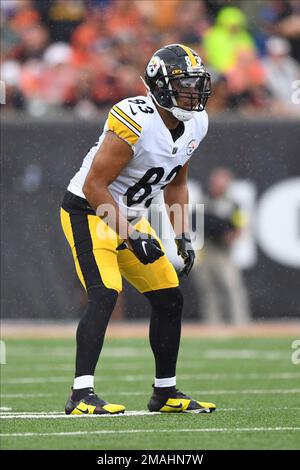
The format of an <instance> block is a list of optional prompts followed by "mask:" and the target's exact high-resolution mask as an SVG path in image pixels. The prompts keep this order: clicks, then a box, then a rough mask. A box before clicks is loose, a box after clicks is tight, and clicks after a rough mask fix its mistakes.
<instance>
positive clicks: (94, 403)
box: [65, 393, 125, 415]
mask: <svg viewBox="0 0 300 470" xmlns="http://www.w3.org/2000/svg"><path fill="white" fill-rule="evenodd" d="M124 411H125V406H123V405H114V404H113V403H107V402H106V401H104V400H102V399H101V398H99V397H98V395H96V394H95V393H89V394H88V395H87V396H85V397H83V398H82V399H81V400H79V401H73V400H72V399H71V398H70V399H69V401H68V402H67V404H66V407H65V413H66V414H67V415H104V414H110V415H113V414H117V413H124Z"/></svg>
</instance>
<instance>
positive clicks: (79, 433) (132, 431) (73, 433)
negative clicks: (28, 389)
mask: <svg viewBox="0 0 300 470" xmlns="http://www.w3.org/2000/svg"><path fill="white" fill-rule="evenodd" d="M286 431H297V432H300V427H292V426H289V427H264V428H200V429H197V428H196V429H129V430H122V431H119V430H115V429H114V430H99V431H71V432H41V433H39V432H25V433H1V434H0V437H9V438H11V437H50V436H84V435H87V436H88V435H97V434H100V435H103V434H141V433H142V434H145V433H146V434H150V433H155V434H161V433H183V432H184V433H186V432H187V433H195V432H205V433H208V432H211V433H214V432H216V433H217V432H230V433H240V432H286Z"/></svg>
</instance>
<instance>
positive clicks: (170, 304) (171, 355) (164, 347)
mask: <svg viewBox="0 0 300 470" xmlns="http://www.w3.org/2000/svg"><path fill="white" fill-rule="evenodd" d="M145 296H146V297H147V298H148V300H149V301H150V303H151V305H152V314H151V320H150V332H149V336H150V345H151V348H152V351H153V354H154V358H155V365H156V375H155V376H156V378H165V377H174V376H175V375H176V363H177V356H178V350H179V343H180V334H181V312H182V307H183V296H182V293H181V290H180V288H179V287H175V288H171V289H161V290H158V291H151V292H146V293H145Z"/></svg>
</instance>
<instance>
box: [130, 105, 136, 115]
mask: <svg viewBox="0 0 300 470" xmlns="http://www.w3.org/2000/svg"><path fill="white" fill-rule="evenodd" d="M129 108H130V110H131V112H132V114H133V115H134V116H135V115H136V114H137V112H134V111H133V109H132V107H131V104H130V105H129Z"/></svg>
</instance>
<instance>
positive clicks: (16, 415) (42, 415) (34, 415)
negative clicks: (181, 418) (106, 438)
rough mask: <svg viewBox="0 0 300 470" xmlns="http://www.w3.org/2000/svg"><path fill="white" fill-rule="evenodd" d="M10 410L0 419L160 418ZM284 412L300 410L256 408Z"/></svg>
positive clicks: (140, 412)
mask: <svg viewBox="0 0 300 470" xmlns="http://www.w3.org/2000/svg"><path fill="white" fill-rule="evenodd" d="M10 410H11V408H6V409H2V410H1V409H0V411H1V413H0V419H13V420H14V419H70V418H72V419H78V418H84V419H86V418H88V419H90V418H115V417H124V416H125V417H126V416H157V415H160V416H162V414H161V413H150V411H146V410H137V411H132V410H131V411H125V413H124V414H115V415H66V414H65V413H64V412H62V411H37V412H30V411H19V412H17V411H10ZM267 410H271V411H286V410H300V407H277V408H274V407H269V408H266V407H261V408H256V411H267ZM217 411H218V412H224V411H225V412H232V411H238V412H245V411H253V408H217Z"/></svg>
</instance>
